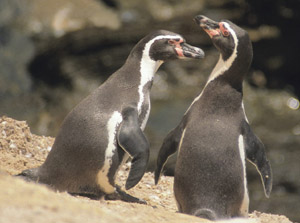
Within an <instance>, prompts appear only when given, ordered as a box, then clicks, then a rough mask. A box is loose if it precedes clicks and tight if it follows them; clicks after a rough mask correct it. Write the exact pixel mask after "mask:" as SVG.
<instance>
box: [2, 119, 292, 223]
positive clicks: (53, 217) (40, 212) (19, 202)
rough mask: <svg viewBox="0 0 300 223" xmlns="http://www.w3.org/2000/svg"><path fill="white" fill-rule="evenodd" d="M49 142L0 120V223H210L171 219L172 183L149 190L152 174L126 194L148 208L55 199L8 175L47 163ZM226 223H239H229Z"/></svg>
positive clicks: (274, 218) (256, 215)
mask: <svg viewBox="0 0 300 223" xmlns="http://www.w3.org/2000/svg"><path fill="white" fill-rule="evenodd" d="M53 142H54V138H51V137H44V136H37V135H34V134H32V133H31V132H30V128H29V127H28V125H27V124H26V122H25V121H16V120H14V119H11V118H8V117H1V118H0V160H1V161H0V170H1V172H0V223H2V222H3V223H4V222H5V223H6V222H23V223H27V222H28V223H29V222H30V223H35V222H45V223H47V222H74V223H77V222H78V223H79V222H83V221H86V222H90V223H93V222H97V223H98V222H103V223H105V222H109V223H113V222H133V223H134V222H137V223H138V222H147V223H148V222H150V223H151V222H153V223H156V222H181V223H185V222H209V221H207V220H204V219H200V218H197V217H193V216H189V215H185V214H179V213H176V210H177V209H176V205H175V200H174V198H173V188H172V187H173V178H171V177H164V176H163V177H162V178H161V181H160V182H159V184H158V185H157V186H156V185H154V178H153V174H152V173H146V174H145V176H144V177H143V179H142V180H141V182H140V183H139V184H138V185H137V186H136V187H134V188H133V189H131V190H130V191H128V193H130V194H131V195H133V196H136V197H139V198H142V199H144V200H146V201H147V203H148V204H147V205H141V204H131V203H125V202H121V201H104V200H101V201H95V200H90V199H88V198H83V197H74V196H70V195H69V194H67V193H56V192H54V191H52V190H49V189H48V188H47V187H45V186H42V185H37V184H34V183H27V182H24V181H22V180H21V179H17V178H14V177H12V176H10V175H13V174H17V173H19V172H21V171H22V170H24V169H27V168H32V167H37V166H39V165H40V164H41V163H42V162H43V161H44V160H45V158H46V156H47V154H48V152H49V150H50V149H51V146H52V144H53ZM128 170H129V165H128V164H127V165H124V167H123V168H122V169H121V170H120V171H119V174H118V177H117V179H118V184H119V185H121V186H122V187H124V183H125V180H126V179H127V175H128ZM249 217H250V218H249V221H251V222H261V223H271V222H272V223H289V222H290V221H289V220H288V218H286V217H285V216H278V215H272V214H266V213H260V212H256V211H255V212H253V213H251V214H250V215H249ZM230 222H242V221H241V220H235V221H233V220H231V221H230Z"/></svg>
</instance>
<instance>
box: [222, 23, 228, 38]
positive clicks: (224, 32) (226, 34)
mask: <svg viewBox="0 0 300 223" xmlns="http://www.w3.org/2000/svg"><path fill="white" fill-rule="evenodd" d="M220 30H221V32H222V34H223V36H229V35H230V32H229V31H228V29H227V28H226V27H225V25H224V24H223V23H220Z"/></svg>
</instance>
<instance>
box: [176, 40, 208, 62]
mask: <svg viewBox="0 0 300 223" xmlns="http://www.w3.org/2000/svg"><path fill="white" fill-rule="evenodd" d="M175 50H176V52H177V55H178V58H179V59H185V58H195V59H201V58H204V56H205V54H204V52H203V50H202V49H200V48H198V47H195V46H191V45H189V44H187V43H185V42H182V43H180V45H179V46H178V47H176V48H175Z"/></svg>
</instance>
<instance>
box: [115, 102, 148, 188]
mask: <svg viewBox="0 0 300 223" xmlns="http://www.w3.org/2000/svg"><path fill="white" fill-rule="evenodd" d="M122 117H123V121H122V123H121V125H120V128H119V131H118V136H117V139H118V143H119V145H120V146H121V147H122V149H123V150H124V151H125V152H127V153H128V154H129V155H130V157H131V158H132V161H131V168H130V172H129V176H128V178H127V181H126V185H125V188H126V190H128V189H130V188H132V187H134V186H135V185H136V184H137V183H138V182H139V181H140V180H141V179H142V177H143V175H144V173H145V171H146V168H147V165H148V160H149V143H148V140H147V138H146V136H145V135H144V133H143V131H142V130H141V128H140V125H139V121H138V112H137V108H136V107H135V106H128V107H126V108H124V109H123V110H122Z"/></svg>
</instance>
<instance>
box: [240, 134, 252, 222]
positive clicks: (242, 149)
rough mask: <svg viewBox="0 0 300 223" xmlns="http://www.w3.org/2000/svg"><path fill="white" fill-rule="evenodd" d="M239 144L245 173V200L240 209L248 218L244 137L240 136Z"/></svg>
mask: <svg viewBox="0 0 300 223" xmlns="http://www.w3.org/2000/svg"><path fill="white" fill-rule="evenodd" d="M238 143H239V152H240V156H241V160H242V164H243V173H244V198H243V201H242V204H241V207H240V212H241V215H243V216H245V217H246V216H248V211H249V195H248V189H247V178H246V161H245V160H246V159H245V146H244V138H243V135H240V136H239V139H238Z"/></svg>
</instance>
